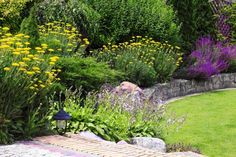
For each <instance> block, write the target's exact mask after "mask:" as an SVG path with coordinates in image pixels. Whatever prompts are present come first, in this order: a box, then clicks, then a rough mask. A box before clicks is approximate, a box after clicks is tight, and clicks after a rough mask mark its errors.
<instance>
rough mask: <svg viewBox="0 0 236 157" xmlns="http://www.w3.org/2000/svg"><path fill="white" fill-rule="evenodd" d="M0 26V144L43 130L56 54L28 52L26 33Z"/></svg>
mask: <svg viewBox="0 0 236 157" xmlns="http://www.w3.org/2000/svg"><path fill="white" fill-rule="evenodd" d="M8 30H9V28H7V27H3V28H0V33H1V34H3V35H2V36H0V58H1V59H0V91H1V93H2V94H0V137H1V138H0V143H1V144H2V143H9V142H12V141H13V140H17V139H20V138H22V137H25V138H28V137H31V136H32V135H34V134H35V133H36V132H38V131H39V130H41V129H43V127H42V125H43V124H44V123H43V122H44V120H45V119H44V117H45V114H47V108H48V106H47V105H46V104H45V103H44V102H46V95H47V93H48V90H49V88H50V85H51V83H52V81H53V80H55V76H56V73H55V72H53V71H54V70H56V69H53V65H54V64H55V62H56V61H57V60H58V57H56V56H53V57H51V58H44V55H43V54H42V53H40V54H38V53H37V54H35V53H32V51H30V50H31V48H29V47H28V45H29V44H30V43H29V42H28V36H27V35H24V34H17V35H12V34H11V33H9V32H8Z"/></svg>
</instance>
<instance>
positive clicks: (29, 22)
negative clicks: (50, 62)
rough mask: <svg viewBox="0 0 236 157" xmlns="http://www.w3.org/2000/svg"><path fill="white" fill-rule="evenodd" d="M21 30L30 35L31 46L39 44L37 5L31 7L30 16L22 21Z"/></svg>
mask: <svg viewBox="0 0 236 157" xmlns="http://www.w3.org/2000/svg"><path fill="white" fill-rule="evenodd" d="M20 32H21V33H23V34H27V35H29V36H30V38H29V42H30V44H31V45H30V46H31V47H35V46H38V45H39V30H38V24H37V19H36V11H35V7H33V8H31V10H30V15H29V17H27V18H25V19H24V20H23V21H22V23H21V28H20Z"/></svg>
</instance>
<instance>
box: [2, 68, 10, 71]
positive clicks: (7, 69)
mask: <svg viewBox="0 0 236 157" xmlns="http://www.w3.org/2000/svg"><path fill="white" fill-rule="evenodd" d="M3 70H4V71H9V70H11V68H9V67H5V68H3Z"/></svg>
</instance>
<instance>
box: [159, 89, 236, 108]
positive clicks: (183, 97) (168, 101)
mask: <svg viewBox="0 0 236 157" xmlns="http://www.w3.org/2000/svg"><path fill="white" fill-rule="evenodd" d="M231 90H235V91H236V88H224V89H216V90H211V91H207V92H200V93H194V94H189V95H185V96H180V97H175V98H171V99H169V100H167V101H165V102H163V103H164V104H169V103H172V102H175V101H178V100H183V99H185V98H188V97H194V96H199V95H202V94H207V93H211V92H220V91H231Z"/></svg>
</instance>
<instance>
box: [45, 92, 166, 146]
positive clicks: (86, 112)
mask: <svg viewBox="0 0 236 157" xmlns="http://www.w3.org/2000/svg"><path fill="white" fill-rule="evenodd" d="M78 94H79V95H78ZM78 94H75V92H73V93H72V92H71V91H66V92H65V97H66V98H65V100H63V102H62V101H51V103H52V108H51V109H52V115H53V113H55V112H57V111H58V109H59V108H60V106H61V105H63V106H64V109H65V111H67V112H68V113H70V114H71V115H72V119H71V120H70V122H69V131H72V132H74V133H79V132H80V131H91V132H93V133H95V134H96V135H98V136H100V137H101V138H103V139H105V140H109V141H116V142H118V141H121V140H125V141H129V139H130V138H131V137H160V135H161V131H162V126H161V125H160V124H161V123H160V122H161V121H162V120H163V115H164V113H165V112H164V111H165V110H164V107H157V106H156V105H157V104H155V103H153V102H151V101H147V100H144V101H140V102H137V101H132V99H133V97H132V95H126V94H125V95H114V94H112V93H109V92H107V91H103V92H101V93H99V94H98V93H89V94H88V95H87V97H86V98H85V99H84V98H83V97H81V93H78ZM98 97H99V98H98ZM140 98H141V97H140ZM125 106H126V107H125ZM130 108H132V109H130ZM52 115H51V116H49V117H48V118H49V121H50V120H51V117H52ZM52 128H55V123H54V122H53V123H52Z"/></svg>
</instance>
